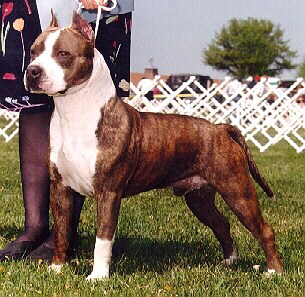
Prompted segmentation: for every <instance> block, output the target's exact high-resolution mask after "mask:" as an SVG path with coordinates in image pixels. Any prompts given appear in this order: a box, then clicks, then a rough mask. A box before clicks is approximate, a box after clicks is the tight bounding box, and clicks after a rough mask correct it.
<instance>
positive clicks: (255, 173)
mask: <svg viewBox="0 0 305 297" xmlns="http://www.w3.org/2000/svg"><path fill="white" fill-rule="evenodd" d="M220 126H222V127H223V128H224V129H225V130H226V131H227V133H228V134H229V135H230V137H231V138H232V139H233V140H234V141H236V142H237V143H238V144H239V145H240V146H241V147H242V148H243V150H244V152H245V154H246V157H247V160H248V166H249V171H250V173H251V175H252V177H253V179H254V180H255V181H256V182H257V183H258V184H259V186H260V187H261V188H262V189H263V190H264V192H265V193H266V194H267V195H268V197H270V198H271V199H272V200H275V196H274V194H273V192H272V190H271V189H270V187H269V185H268V184H267V182H266V180H265V179H264V177H263V176H262V175H261V174H260V172H259V170H258V167H257V165H256V163H255V161H254V159H253V156H252V154H251V152H250V149H249V147H248V145H247V143H246V141H245V138H244V137H243V135H242V134H241V133H240V131H239V130H238V129H237V128H235V127H233V126H231V125H229V124H220Z"/></svg>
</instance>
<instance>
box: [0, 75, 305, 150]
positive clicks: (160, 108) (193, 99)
mask: <svg viewBox="0 0 305 297" xmlns="http://www.w3.org/2000/svg"><path fill="white" fill-rule="evenodd" d="M229 83H230V82H229V78H226V79H225V80H224V81H223V82H222V83H220V84H212V85H211V86H209V87H208V88H207V89H206V88H204V87H203V86H202V85H201V84H200V83H199V82H198V81H197V80H196V78H195V77H194V76H191V77H190V78H189V79H188V80H187V81H186V82H183V83H182V84H181V85H180V86H179V87H178V88H177V89H176V90H173V89H171V88H170V87H169V86H168V85H167V84H166V82H165V81H164V80H162V79H161V77H160V76H156V77H155V78H154V79H153V80H152V81H151V85H150V86H148V87H146V89H145V90H138V89H137V87H135V86H134V85H133V84H132V83H131V93H132V95H131V97H130V98H125V101H126V102H128V103H129V104H130V105H132V106H133V107H135V108H136V109H138V110H140V111H144V112H145V111H150V112H162V113H176V114H184V115H191V116H195V117H200V118H205V119H207V120H209V121H211V122H213V123H230V124H232V125H234V126H236V127H237V128H239V129H240V131H241V132H242V134H243V135H244V136H245V137H246V139H247V140H250V141H252V142H253V143H254V145H256V146H257V147H258V148H259V150H260V151H261V152H263V151H265V150H267V149H268V148H269V147H271V146H272V145H274V144H276V143H278V142H279V141H280V140H285V141H287V142H288V143H289V144H290V145H291V146H292V147H293V148H294V149H295V150H296V151H297V152H298V153H299V152H302V151H304V150H305V99H304V98H305V84H304V82H303V79H302V78H299V79H297V80H296V81H295V83H294V84H293V85H291V86H290V87H289V88H288V89H281V88H278V87H277V86H274V85H271V84H269V83H268V82H259V83H258V84H256V85H255V86H254V87H253V88H252V89H249V88H247V87H246V85H242V86H241V87H240V88H239V89H237V90H236V91H235V92H233V93H232V94H230V95H229V94H228V84H229ZM194 88H196V91H195V90H194ZM150 90H158V92H157V93H158V94H155V95H154V99H153V100H151V101H150V100H148V99H147V98H146V97H145V94H146V93H147V92H148V91H150ZM262 90H264V91H263V92H262ZM300 98H301V101H300ZM302 100H303V101H302ZM18 128H19V127H18V113H13V112H8V111H6V110H0V135H1V136H3V137H4V138H5V140H6V141H7V142H8V141H10V140H11V139H12V138H13V137H14V136H15V135H16V134H17V133H18Z"/></svg>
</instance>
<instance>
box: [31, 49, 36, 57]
mask: <svg viewBox="0 0 305 297" xmlns="http://www.w3.org/2000/svg"><path fill="white" fill-rule="evenodd" d="M30 55H31V57H35V50H34V49H31V51H30Z"/></svg>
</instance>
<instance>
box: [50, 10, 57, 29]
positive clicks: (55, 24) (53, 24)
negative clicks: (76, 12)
mask: <svg viewBox="0 0 305 297" xmlns="http://www.w3.org/2000/svg"><path fill="white" fill-rule="evenodd" d="M51 15H52V20H51V23H50V27H58V21H57V18H56V16H55V13H54V10H53V9H51Z"/></svg>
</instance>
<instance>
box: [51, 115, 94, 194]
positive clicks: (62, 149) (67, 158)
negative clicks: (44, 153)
mask: <svg viewBox="0 0 305 297" xmlns="http://www.w3.org/2000/svg"><path fill="white" fill-rule="evenodd" d="M94 122H95V124H94ZM97 123H98V120H96V121H92V119H91V121H90V122H87V121H86V119H81V118H78V117H77V116H74V120H71V118H69V119H62V118H60V117H59V115H58V113H57V112H56V110H55V111H54V114H53V118H52V120H51V126H50V146H51V154H50V159H51V161H52V162H54V163H55V165H56V167H57V168H58V171H59V174H60V175H61V177H62V179H63V183H64V184H65V185H66V186H69V187H71V188H72V189H73V190H75V191H77V192H79V193H81V194H83V195H86V196H89V195H92V194H93V176H94V173H95V162H96V157H97V152H98V148H97V145H98V142H97V138H96V135H95V131H96V127H97Z"/></svg>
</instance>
